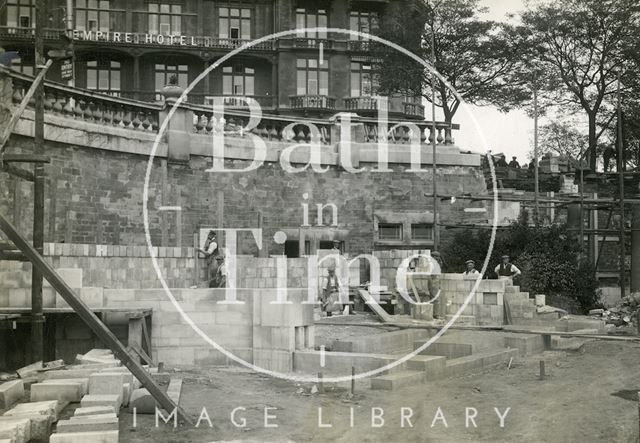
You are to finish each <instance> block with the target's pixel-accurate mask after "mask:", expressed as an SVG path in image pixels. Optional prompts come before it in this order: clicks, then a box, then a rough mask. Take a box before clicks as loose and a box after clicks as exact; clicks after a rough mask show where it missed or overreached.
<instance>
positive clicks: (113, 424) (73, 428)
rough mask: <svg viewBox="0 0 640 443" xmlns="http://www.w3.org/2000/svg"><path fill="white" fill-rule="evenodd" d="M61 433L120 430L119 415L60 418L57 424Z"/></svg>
mask: <svg viewBox="0 0 640 443" xmlns="http://www.w3.org/2000/svg"><path fill="white" fill-rule="evenodd" d="M56 430H57V432H59V433H64V432H88V431H111V430H116V431H117V430H118V417H103V418H95V419H90V418H77V419H76V420H60V421H59V422H58V424H57V426H56Z"/></svg>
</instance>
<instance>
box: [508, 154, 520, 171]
mask: <svg viewBox="0 0 640 443" xmlns="http://www.w3.org/2000/svg"><path fill="white" fill-rule="evenodd" d="M517 158H518V157H516V156H515V155H514V156H513V157H511V161H510V162H509V167H510V168H514V169H520V163H518V160H517Z"/></svg>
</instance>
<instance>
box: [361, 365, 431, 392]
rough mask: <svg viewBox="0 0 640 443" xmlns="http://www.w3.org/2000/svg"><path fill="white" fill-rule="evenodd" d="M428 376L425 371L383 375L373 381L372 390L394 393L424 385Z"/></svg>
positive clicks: (406, 371)
mask: <svg viewBox="0 0 640 443" xmlns="http://www.w3.org/2000/svg"><path fill="white" fill-rule="evenodd" d="M426 379H427V374H426V373H425V372H423V371H409V370H405V371H402V372H398V373H394V374H387V375H381V376H380V377H375V378H372V379H371V389H379V390H386V391H393V390H395V389H398V388H402V387H404V386H414V385H416V384H418V383H424V382H425V381H426Z"/></svg>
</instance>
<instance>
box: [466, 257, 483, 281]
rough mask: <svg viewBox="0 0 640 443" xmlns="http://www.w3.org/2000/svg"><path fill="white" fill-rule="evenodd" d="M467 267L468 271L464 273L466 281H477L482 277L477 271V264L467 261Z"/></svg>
mask: <svg viewBox="0 0 640 443" xmlns="http://www.w3.org/2000/svg"><path fill="white" fill-rule="evenodd" d="M465 265H467V270H466V271H464V272H463V273H462V278H464V279H465V280H467V279H469V280H475V279H477V278H478V276H479V275H480V272H478V270H477V269H476V262H474V261H473V260H467V261H466V262H465Z"/></svg>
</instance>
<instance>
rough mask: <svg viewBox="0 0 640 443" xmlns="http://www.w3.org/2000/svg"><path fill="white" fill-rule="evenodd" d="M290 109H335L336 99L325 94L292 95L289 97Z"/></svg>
mask: <svg viewBox="0 0 640 443" xmlns="http://www.w3.org/2000/svg"><path fill="white" fill-rule="evenodd" d="M289 106H290V107H291V109H330V110H333V109H336V99H335V98H334V97H329V96H327V95H292V96H290V97H289Z"/></svg>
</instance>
